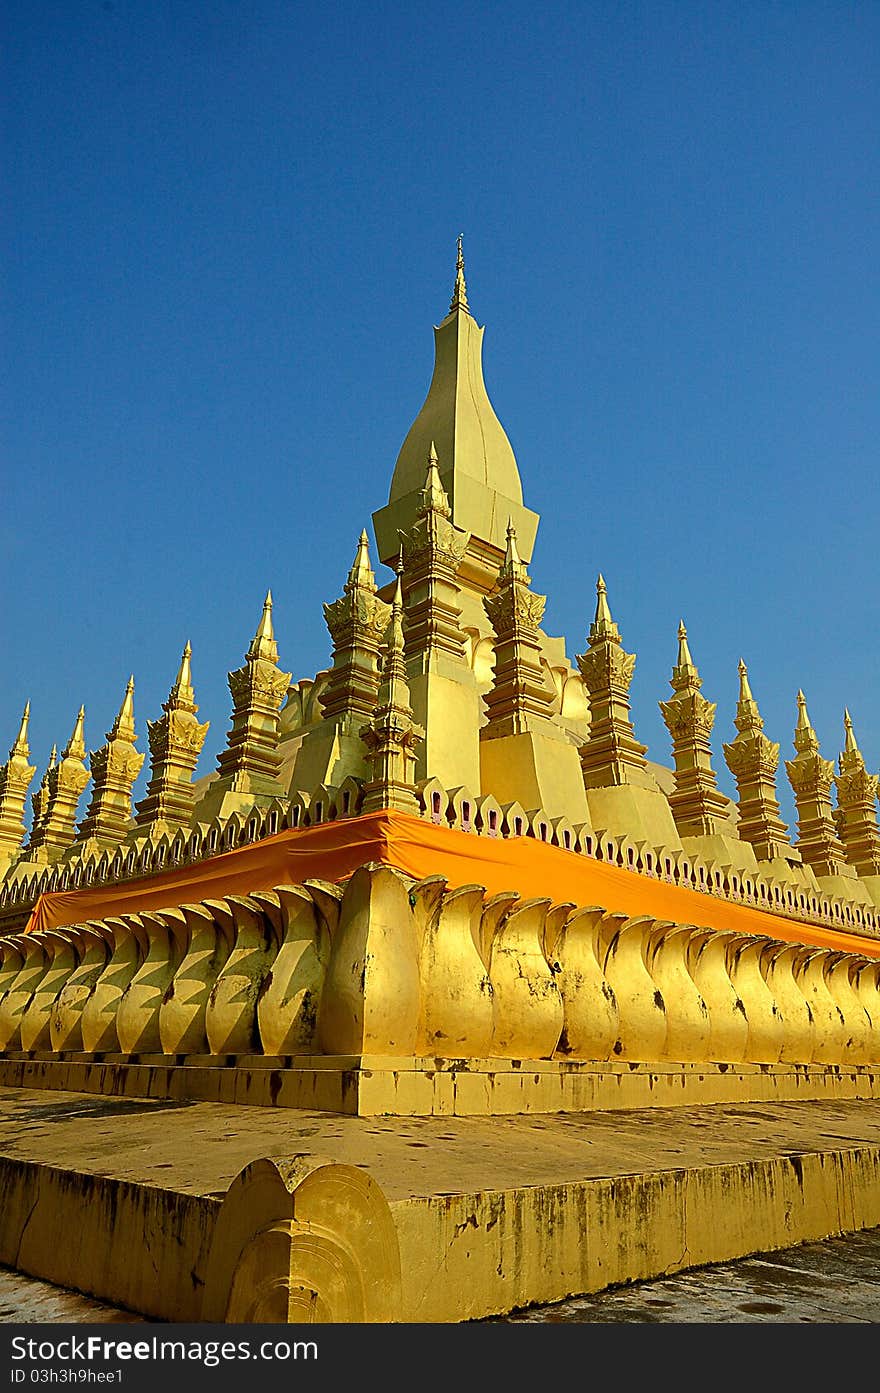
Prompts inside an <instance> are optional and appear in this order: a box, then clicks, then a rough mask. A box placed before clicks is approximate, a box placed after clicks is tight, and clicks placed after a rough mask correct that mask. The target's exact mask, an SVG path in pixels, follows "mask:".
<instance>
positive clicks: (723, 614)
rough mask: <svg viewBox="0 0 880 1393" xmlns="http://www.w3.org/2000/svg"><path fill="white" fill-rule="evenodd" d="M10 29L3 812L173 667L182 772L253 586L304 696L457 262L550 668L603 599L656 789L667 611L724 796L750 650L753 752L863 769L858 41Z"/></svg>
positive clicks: (875, 95)
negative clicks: (17, 744) (536, 526)
mask: <svg viewBox="0 0 880 1393" xmlns="http://www.w3.org/2000/svg"><path fill="white" fill-rule="evenodd" d="M3 29H4V34H3V43H2V49H3V60H2V61H3V71H2V73H0V79H2V89H3V98H2V103H3V138H2V145H3V176H2V177H3V185H4V188H3V199H2V202H3V215H2V217H3V223H2V250H3V257H2V262H3V265H2V279H3V284H2V330H3V332H2V341H3V365H2V379H3V381H2V400H0V405H2V421H3V425H2V436H3V440H2V450H3V487H2V504H3V506H2V514H0V517H2V522H0V565H2V606H0V642H2V649H3V681H2V684H0V757H5V752H6V750H7V749H8V747H9V744H10V743H11V741H12V739H13V737H14V735H15V731H16V729H17V723H18V718H19V715H20V711H21V707H22V705H23V703H24V701H25V699H26V698H27V697H30V699H31V702H32V713H33V714H32V723H31V734H32V741H31V750H32V759H33V762H36V763H37V765H38V774H37V778H36V779H35V780H34V783H33V785H32V786H31V792H33V791H34V790H35V789H36V786H37V782H38V780H39V777H40V774H41V772H42V769H43V768H44V766H45V762H46V758H47V755H48V751H49V747H50V746H51V744H52V742H53V741H57V742H58V743H59V745H62V744H64V743H65V742H66V740H67V738H68V736H69V734H70V730H71V727H72V724H73V720H74V717H75V714H76V711H77V708H78V707H79V705H80V703H81V702H84V703H85V706H86V735H87V739H88V743H89V747H90V748H92V749H94V748H97V746H98V745H99V744H100V743H101V742H102V740H103V738H104V733H105V731H106V730H107V729H108V728H109V724H110V722H111V720H112V718H113V716H114V714H115V711H116V709H117V707H118V705H119V702H120V700H121V697H122V693H123V689H124V687H125V683H126V680H127V678H128V674H129V672H130V671H134V674H135V679H136V684H137V690H136V716H137V723H138V729H139V735H140V739H139V744H140V748H141V749H144V750H145V749H146V748H147V745H146V717H147V716H149V717H151V718H155V717H156V716H157V715H158V714H159V711H160V705H161V702H162V701H163V699H164V698H165V697H166V695H167V692H168V688H169V686H170V684H171V682H172V680H173V677H174V674H175V671H176V667H177V663H178V660H179V656H180V650H181V648H182V646H183V643H184V641H185V640H186V639H187V638H189V639H191V641H192V644H193V666H194V677H195V683H196V689H197V699H198V700H199V701H200V703H201V711H202V717H203V718H204V719H210V721H211V730H210V733H209V736H208V742H207V745H206V748H205V752H204V754H203V757H202V761H201V763H200V765H199V771H198V772H199V774H202V773H207V772H208V771H209V770H210V769H211V768H212V767H213V766H214V761H215V756H216V754H217V751H218V750H219V749H220V748H222V745H223V743H224V740H225V734H226V731H227V728H228V715H229V709H230V700H229V695H228V691H227V689H226V683H225V675H226V672H227V670H228V669H229V668H232V667H236V666H238V665H239V663H240V662H241V659H242V655H243V652H244V649H245V648H246V646H247V644H248V641H249V639H250V637H251V635H252V633H253V631H254V628H255V626H256V623H257V620H258V617H259V613H260V607H261V603H262V599H263V594H264V592H265V590H266V588H267V586H271V587H272V590H273V593H274V596H275V618H276V630H277V636H278V640H279V645H280V656H281V659H282V662H283V666H284V667H285V668H288V669H291V670H292V671H293V673H294V676H295V677H300V676H311V675H313V674H314V673H315V671H316V670H317V669H319V668H321V667H323V666H326V664H327V662H328V660H329V639H328V635H327V633H326V630H325V628H324V624H323V619H322V614H321V603H322V601H324V600H330V599H333V598H335V597H336V595H338V594H339V592H340V588H341V585H342V583H343V581H344V579H345V574H346V571H347V569H348V566H349V564H350V562H351V559H352V556H353V554H354V549H355V543H356V539H357V536H358V533H359V531H360V529H361V527H363V526H364V525H365V524H368V523H369V517H370V514H371V512H372V511H373V509H374V508H377V507H379V506H380V505H381V504H382V503H384V502H385V500H386V498H387V490H388V483H389V480H390V477H391V472H392V469H393V466H394V462H395V459H396V456H397V451H398V449H399V447H400V444H401V442H402V440H403V437H404V435H405V434H406V431H407V429H408V427H409V424H410V422H411V420H412V418H413V417H414V415H415V413H416V412H417V410H418V408H419V406H420V405H421V402H422V400H423V398H424V395H425V391H426V388H427V384H428V381H429V379H430V373H431V367H432V358H433V349H432V335H431V325H432V324H436V323H438V322H439V320H440V319H441V318H442V316H443V315H444V313H445V312H446V309H447V306H448V302H449V295H450V292H451V285H452V278H453V269H454V255H455V237H456V234H457V233H458V232H459V231H461V230H463V231H464V233H465V251H466V256H467V275H468V288H469V293H470V300H471V306H472V309H473V311H474V313H475V316H476V317H477V319H478V321H479V322H480V323H481V324H486V325H487V330H486V340H485V353H484V358H485V370H486V379H487V384H488V387H489V392H490V395H491V396H492V399H493V402H494V404H495V407H496V410H497V412H498V414H499V417H500V418H501V420H502V422H503V423H504V426H505V428H506V430H507V432H508V434H509V436H510V439H511V442H512V444H513V447H514V450H515V452H516V455H517V459H518V461H519V466H520V472H521V475H522V479H523V485H524V490H525V498H526V502H527V503H528V504H529V505H530V506H531V507H533V508H535V509H536V510H537V511H538V512H540V513H541V515H542V523H541V528H540V531H539V534H538V543H537V547H536V552H535V557H534V562H533V566H532V575H533V584H534V586H535V589H536V590H538V591H540V592H544V593H547V594H548V595H549V601H548V606H547V615H546V627H547V629H548V630H549V631H550V632H551V633H563V634H565V635H566V636H567V640H568V651H569V653H574V652H578V651H582V650H583V646H584V638H585V632H586V628H587V625H588V623H589V620H590V618H591V615H592V612H593V607H594V593H595V592H594V583H595V575H596V572H597V571H598V570H602V571H603V572H604V574H605V577H606V579H607V582H608V587H609V597H610V600H611V604H612V609H613V612H614V615H615V618H616V619H617V620H618V622H619V623H620V625H621V629H622V632H623V637H624V641H625V643H626V646H627V647H628V648H629V649H630V650H633V649H634V650H635V651H636V652H637V654H638V662H637V665H636V674H635V681H634V685H633V713H634V719H635V723H636V730H637V732H638V734H639V735H640V736H641V738H642V739H643V740H645V741H646V742H647V743H648V745H649V754H650V756H651V757H652V758H656V759H660V760H662V761H663V762H668V760H669V744H668V738H667V735H666V731H665V728H664V727H663V725H662V722H661V720H660V717H659V713H658V711H657V701H658V700H659V699H661V698H664V697H665V696H667V695H668V693H669V688H668V677H669V672H670V668H671V666H672V663H673V662H674V660H675V653H676V637H675V635H676V626H677V624H678V620H679V617H680V616H681V615H683V616H684V617H685V619H686V621H687V624H688V628H689V632H690V636H691V640H692V648H693V652H694V656H695V658H696V660H697V662H698V664H699V666H700V670H701V673H702V676H703V679H704V688H703V690H704V693H705V694H706V695H707V696H708V697H709V698H710V699H712V700H717V702H718V716H717V721H716V729H715V750H716V756H717V757H716V766H717V768H718V772H719V780H720V782H721V785H722V787H723V788H724V789H725V790H726V791H728V792H731V791H732V787H733V786H732V782H731V780H730V778H729V775H728V774H727V771H726V768H725V767H724V765H723V761H722V759H721V752H720V744H721V741H722V740H727V739H730V738H731V736H732V734H733V733H734V732H733V726H732V718H733V714H734V704H735V700H736V694H737V676H736V664H737V660H738V659H739V657H740V655H741V654H742V655H743V656H744V657H745V659H746V661H747V663H748V664H749V669H750V673H751V678H752V685H753V688H754V691H755V695H756V697H757V698H758V701H759V704H760V706H761V710H762V713H763V715H764V719H765V728H766V730H767V732H768V734H769V735H770V736H771V737H772V738H773V739H776V740H779V741H781V742H782V745H783V755H784V756H786V755H790V754H791V752H792V751H791V734H792V728H793V725H794V719H795V693H796V691H797V688H798V687H799V686H802V687H803V688H804V690H805V691H806V693H807V697H808V700H809V706H810V713H811V715H812V718H813V723H814V725H815V726H816V728H817V730H818V733H819V737H820V740H821V741H822V745H823V752H824V753H825V754H826V756H828V757H831V756H833V755H835V754H836V753H837V751H838V750H839V749H840V747H841V742H842V734H843V731H842V714H843V707H844V705H845V704H848V705H849V706H850V709H851V711H852V713H853V717H854V720H855V722H856V730H857V733H858V735H859V737H860V740H861V744H862V748H863V750H864V752H865V755H866V758H867V760H868V764H869V767H870V768H872V769H876V767H877V765H878V763H880V711H878V702H877V692H878V687H880V657H878V643H877V634H878V550H880V499H878V485H877V474H878V459H877V454H878V440H880V390H878V388H880V381H878V376H880V369H878V364H880V351H878V350H880V342H878V340H880V257H878V244H880V237H878V233H880V227H878V223H880V199H878V188H880V169H878V162H880V161H878V152H880V6H878V5H876V4H872V3H859V4H847V3H833V0H829V2H828V3H813V2H812V0H797V3H773V0H765V2H764V3H755V2H754V0H731V2H730V3H727V2H726V0H721V2H720V3H715V2H714V0H713V2H711V3H710V0H705V2H704V3H700V4H690V3H685V2H684V0H679V2H678V3H672V0H670V2H669V3H659V0H658V2H657V3H645V4H632V3H625V0H624V2H621V0H597V3H580V4H559V3H553V0H550V3H546V4H544V5H542V6H536V5H534V4H531V3H530V4H525V3H521V0H506V3H504V4H497V5H496V4H482V5H457V6H451V7H448V6H447V7H438V6H434V5H427V4H412V3H410V4H395V3H384V4H381V5H376V4H373V3H369V2H368V0H361V3H357V4H355V3H345V4H340V3H333V2H332V0H327V2H326V3H323V4H321V5H316V4H306V3H282V0H219V2H216V0H215V2H214V3H203V4H198V5H191V4H185V3H183V0H179V3H174V4H171V3H164V2H163V0H155V3H150V4H144V3H143V2H142V0H139V2H138V3H135V0H105V3H103V4H102V3H97V2H95V0H82V3H78V4H70V3H69V0H63V2H61V3H59V2H58V0H56V2H55V3H53V2H52V0H46V2H45V3H40V4H34V3H32V0H6V4H5V5H4V8H3ZM374 555H375V553H374ZM145 774H146V770H145V771H144V774H143V775H142V776H141V780H140V782H139V784H138V789H137V792H138V794H140V792H141V790H142V788H143V784H144V777H145ZM780 793H781V795H782V802H783V810H784V811H785V812H786V814H787V816H788V817H789V818H790V816H791V799H790V796H789V790H788V784H787V781H786V780H785V778H784V774H783V775H782V777H781V778H780ZM85 806H86V799H85V798H84V799H83V801H82V804H81V807H80V813H81V815H82V813H83V812H84V810H85Z"/></svg>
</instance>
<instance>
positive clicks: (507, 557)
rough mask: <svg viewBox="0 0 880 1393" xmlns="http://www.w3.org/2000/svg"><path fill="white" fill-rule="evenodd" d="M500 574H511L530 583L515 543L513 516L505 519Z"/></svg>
mask: <svg viewBox="0 0 880 1393" xmlns="http://www.w3.org/2000/svg"><path fill="white" fill-rule="evenodd" d="M499 574H500V575H501V576H513V577H514V578H515V579H517V580H522V581H525V583H526V584H527V585H531V583H532V581H531V577H530V575H529V573H528V571H527V569H526V566H525V563H524V562H523V559H522V557H521V556H520V554H519V548H518V547H517V545H516V528H515V527H514V525H513V518H508V520H507V550H506V551H505V553H504V562H503V565H502V567H501V571H500V572H499Z"/></svg>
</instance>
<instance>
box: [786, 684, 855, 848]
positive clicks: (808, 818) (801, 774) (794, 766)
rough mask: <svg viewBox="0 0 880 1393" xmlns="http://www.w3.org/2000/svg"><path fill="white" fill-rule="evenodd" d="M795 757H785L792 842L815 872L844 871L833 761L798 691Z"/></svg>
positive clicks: (805, 700)
mask: <svg viewBox="0 0 880 1393" xmlns="http://www.w3.org/2000/svg"><path fill="white" fill-rule="evenodd" d="M797 706H798V714H797V725H796V726H795V731H794V748H795V750H796V751H797V754H796V755H795V758H794V759H787V760H786V761H785V772H786V773H787V775H788V781H789V783H790V784H791V787H792V790H793V792H794V800H795V805H796V807H797V819H798V839H797V842H796V843H795V845H796V846H797V849H798V851H799V852H800V853H801V856H802V857H803V859H804V862H805V864H806V865H808V866H812V868H813V871H814V873H815V875H816V876H839V875H843V874H845V871H846V857H845V853H844V849H843V846H842V844H841V841H840V839H839V837H838V835H837V831H836V829H835V825H834V815H833V813H832V810H831V785H832V783H833V782H834V762H833V760H830V759H823V758H822V756H821V755H820V753H819V739H818V737H817V735H816V732H815V730H814V729H813V727H812V725H811V724H810V715H809V712H808V711H807V699H806V697H805V696H804V694H803V692H798V694H797Z"/></svg>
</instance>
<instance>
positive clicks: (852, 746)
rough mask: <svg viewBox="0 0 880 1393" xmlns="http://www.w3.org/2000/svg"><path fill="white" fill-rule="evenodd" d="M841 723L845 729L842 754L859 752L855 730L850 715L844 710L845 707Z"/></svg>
mask: <svg viewBox="0 0 880 1393" xmlns="http://www.w3.org/2000/svg"><path fill="white" fill-rule="evenodd" d="M843 725H844V729H845V730H846V739H845V741H844V746H843V752H844V754H847V755H857V754H861V750H860V749H859V744H858V741H857V740H856V735H855V731H854V730H853V723H852V716H851V715H850V714H849V711H848V710H846V709H844V713H843Z"/></svg>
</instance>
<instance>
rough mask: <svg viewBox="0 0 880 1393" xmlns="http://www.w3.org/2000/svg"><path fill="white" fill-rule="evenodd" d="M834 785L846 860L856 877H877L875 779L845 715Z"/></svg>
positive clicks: (879, 835) (879, 841)
mask: <svg viewBox="0 0 880 1393" xmlns="http://www.w3.org/2000/svg"><path fill="white" fill-rule="evenodd" d="M843 723H844V729H845V731H846V737H845V740H844V746H843V751H842V753H841V755H840V760H839V763H840V773H839V774H838V775H837V777H836V779H835V781H834V782H835V783H836V784H837V814H836V819H835V820H836V822H837V831H838V835H839V836H840V840H841V841H842V842H843V845H844V848H845V852H846V859H847V861H848V862H849V864H850V865H851V866H854V867H855V869H856V871H857V872H858V874H859V875H860V876H865V877H869V876H870V877H873V876H880V831H878V828H877V775H876V774H869V773H868V771H867V769H866V767H865V759H864V756H863V754H862V752H861V750H860V749H859V746H858V741H857V740H856V736H855V731H854V730H853V723H852V717H851V716H850V714H849V711H845V712H844V716H843Z"/></svg>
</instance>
